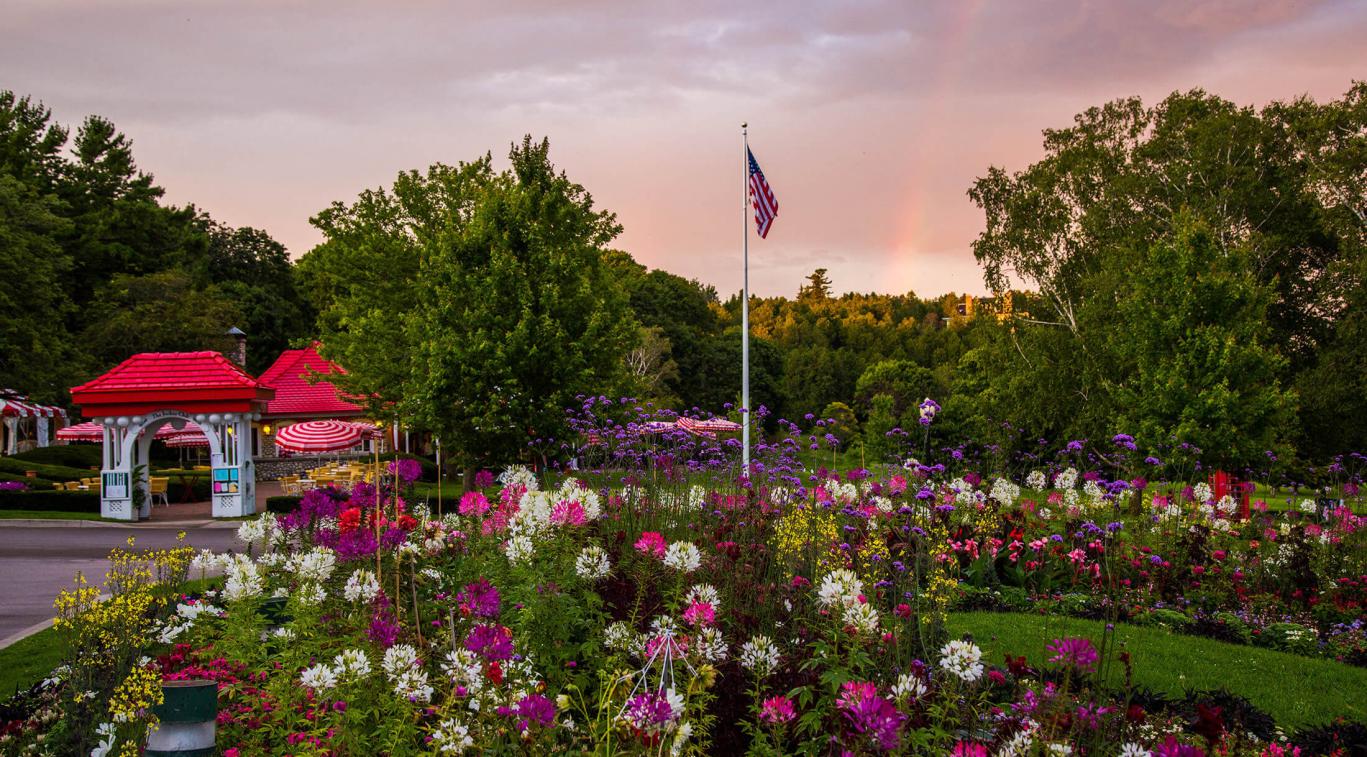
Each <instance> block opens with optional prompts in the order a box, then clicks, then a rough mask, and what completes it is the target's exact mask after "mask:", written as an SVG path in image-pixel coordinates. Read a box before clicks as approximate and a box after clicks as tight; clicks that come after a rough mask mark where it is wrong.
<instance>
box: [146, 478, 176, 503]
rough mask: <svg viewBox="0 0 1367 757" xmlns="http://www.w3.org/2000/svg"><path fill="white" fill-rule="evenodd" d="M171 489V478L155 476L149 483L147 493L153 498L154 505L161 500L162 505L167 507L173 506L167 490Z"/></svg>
mask: <svg viewBox="0 0 1367 757" xmlns="http://www.w3.org/2000/svg"><path fill="white" fill-rule="evenodd" d="M170 487H171V479H170V477H163V476H153V477H152V478H151V479H150V480H149V481H148V489H147V493H148V495H150V496H151V497H152V504H156V502H157V498H158V497H160V498H161V503H162V504H163V505H165V506H167V507H170V506H171V498H170V497H169V496H167V493H166V492H167V490H168V489H170Z"/></svg>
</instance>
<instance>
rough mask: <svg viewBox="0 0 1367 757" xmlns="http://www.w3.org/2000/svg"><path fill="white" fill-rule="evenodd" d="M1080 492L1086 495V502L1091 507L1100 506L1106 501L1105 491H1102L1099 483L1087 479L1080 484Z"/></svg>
mask: <svg viewBox="0 0 1367 757" xmlns="http://www.w3.org/2000/svg"><path fill="white" fill-rule="evenodd" d="M1082 493H1083V494H1085V495H1087V504H1088V505H1090V506H1092V507H1100V506H1101V505H1102V503H1103V502H1105V501H1106V492H1104V491H1102V489H1101V484H1098V483H1097V482H1095V481H1092V480H1088V481H1087V482H1086V483H1084V484H1083V485H1082Z"/></svg>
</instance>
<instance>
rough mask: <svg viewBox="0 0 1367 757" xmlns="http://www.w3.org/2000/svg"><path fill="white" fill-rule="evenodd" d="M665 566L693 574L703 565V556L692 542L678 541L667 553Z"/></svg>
mask: <svg viewBox="0 0 1367 757" xmlns="http://www.w3.org/2000/svg"><path fill="white" fill-rule="evenodd" d="M664 563H665V565H668V566H669V567H671V568H674V569H675V570H681V571H683V572H685V573H692V572H693V571H695V570H697V569H698V566H700V565H702V554H701V553H700V552H698V548H697V547H695V546H693V543H692V542H686V541H676V542H674V543H673V544H671V545H669V550H668V551H666V552H665V559H664Z"/></svg>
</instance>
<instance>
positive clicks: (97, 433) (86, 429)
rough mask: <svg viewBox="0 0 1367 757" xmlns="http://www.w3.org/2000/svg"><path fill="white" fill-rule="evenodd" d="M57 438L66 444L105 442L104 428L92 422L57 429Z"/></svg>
mask: <svg viewBox="0 0 1367 757" xmlns="http://www.w3.org/2000/svg"><path fill="white" fill-rule="evenodd" d="M57 438H58V439H59V440H61V441H64V442H103V441H104V426H101V425H100V424H98V423H91V422H90V421H86V422H85V423H77V424H76V425H74V426H67V427H66V428H61V429H57Z"/></svg>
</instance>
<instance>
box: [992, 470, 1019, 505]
mask: <svg viewBox="0 0 1367 757" xmlns="http://www.w3.org/2000/svg"><path fill="white" fill-rule="evenodd" d="M1020 495H1021V488H1020V487H1019V486H1016V485H1015V484H1014V483H1012V482H1011V479H1009V478H1006V477H1005V476H1003V477H1002V478H999V479H997V480H996V481H993V482H992V491H991V492H989V493H988V495H987V496H988V498H989V499H991V500H994V501H996V502H997V504H1000V505H1002V506H1005V507H1010V506H1011V505H1013V504H1015V502H1016V498H1017V497H1019V496H1020Z"/></svg>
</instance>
